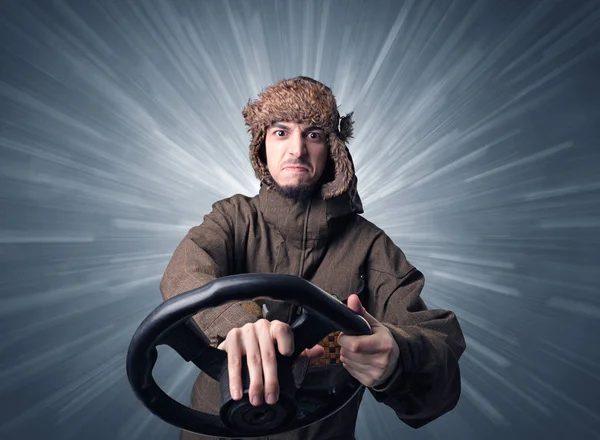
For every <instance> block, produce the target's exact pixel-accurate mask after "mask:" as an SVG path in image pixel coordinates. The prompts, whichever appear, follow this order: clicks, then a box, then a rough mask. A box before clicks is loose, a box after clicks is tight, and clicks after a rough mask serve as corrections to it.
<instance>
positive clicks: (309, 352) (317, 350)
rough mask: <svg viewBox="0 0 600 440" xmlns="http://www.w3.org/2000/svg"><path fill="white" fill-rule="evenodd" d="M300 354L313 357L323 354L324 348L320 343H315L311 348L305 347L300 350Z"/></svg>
mask: <svg viewBox="0 0 600 440" xmlns="http://www.w3.org/2000/svg"><path fill="white" fill-rule="evenodd" d="M302 354H303V355H304V356H306V357H308V358H309V359H315V358H319V357H321V356H323V355H324V354H325V349H324V348H323V347H322V346H321V345H319V344H317V345H315V346H314V347H312V348H307V349H306V350H304V351H303V352H302Z"/></svg>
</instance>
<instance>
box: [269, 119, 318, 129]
mask: <svg viewBox="0 0 600 440" xmlns="http://www.w3.org/2000/svg"><path fill="white" fill-rule="evenodd" d="M269 127H277V128H288V129H293V128H296V127H299V128H300V129H301V130H304V131H306V130H323V127H321V126H319V125H315V124H310V123H306V124H303V123H298V122H292V121H284V120H280V121H273V122H272V123H271V125H270V126H269Z"/></svg>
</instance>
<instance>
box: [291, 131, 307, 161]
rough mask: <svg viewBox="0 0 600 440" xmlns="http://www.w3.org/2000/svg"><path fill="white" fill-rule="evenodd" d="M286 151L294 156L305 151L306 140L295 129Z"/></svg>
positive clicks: (301, 154)
mask: <svg viewBox="0 0 600 440" xmlns="http://www.w3.org/2000/svg"><path fill="white" fill-rule="evenodd" d="M288 152H289V153H290V154H291V155H293V156H296V157H301V156H303V155H304V154H305V153H306V142H305V139H304V136H303V134H302V133H299V132H298V131H295V132H293V133H292V136H291V137H290V142H289V146H288Z"/></svg>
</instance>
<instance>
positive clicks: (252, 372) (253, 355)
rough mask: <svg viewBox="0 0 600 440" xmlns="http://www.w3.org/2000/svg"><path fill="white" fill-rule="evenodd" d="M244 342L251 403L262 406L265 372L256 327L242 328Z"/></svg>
mask: <svg viewBox="0 0 600 440" xmlns="http://www.w3.org/2000/svg"><path fill="white" fill-rule="evenodd" d="M242 341H243V344H244V351H245V352H246V361H247V362H248V373H249V376H250V388H249V390H248V395H249V398H250V403H252V405H254V406H259V405H261V404H262V396H263V370H262V358H261V355H260V347H259V346H258V340H257V337H256V329H255V327H254V325H252V324H246V325H244V326H243V327H242Z"/></svg>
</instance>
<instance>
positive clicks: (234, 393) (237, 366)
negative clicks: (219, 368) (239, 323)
mask: <svg viewBox="0 0 600 440" xmlns="http://www.w3.org/2000/svg"><path fill="white" fill-rule="evenodd" d="M240 333H241V332H240V329H238V328H234V329H232V330H231V331H230V332H229V333H227V337H226V338H225V347H226V349H227V370H228V374H229V393H230V394H231V398H232V399H233V400H239V399H241V398H242V355H243V352H242V341H241V334H240Z"/></svg>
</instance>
